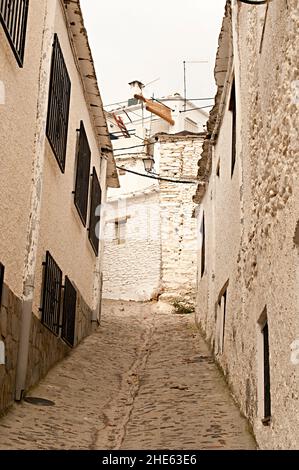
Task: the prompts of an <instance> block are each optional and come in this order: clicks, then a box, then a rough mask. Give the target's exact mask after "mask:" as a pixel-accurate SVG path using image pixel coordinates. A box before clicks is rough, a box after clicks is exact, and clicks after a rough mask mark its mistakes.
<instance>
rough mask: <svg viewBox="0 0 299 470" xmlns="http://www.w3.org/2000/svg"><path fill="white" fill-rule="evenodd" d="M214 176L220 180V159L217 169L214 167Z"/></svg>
mask: <svg viewBox="0 0 299 470" xmlns="http://www.w3.org/2000/svg"><path fill="white" fill-rule="evenodd" d="M216 175H217V176H218V178H220V158H219V160H218V163H217V167H216Z"/></svg>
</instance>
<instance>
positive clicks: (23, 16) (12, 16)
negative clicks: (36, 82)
mask: <svg viewBox="0 0 299 470" xmlns="http://www.w3.org/2000/svg"><path fill="white" fill-rule="evenodd" d="M28 6H29V0H0V22H1V24H2V26H3V29H4V31H5V34H6V36H7V39H8V41H9V44H10V47H11V48H12V51H13V53H14V55H15V58H16V59H17V62H18V64H19V66H20V67H23V63H24V53H25V39H26V28H27V17H28Z"/></svg>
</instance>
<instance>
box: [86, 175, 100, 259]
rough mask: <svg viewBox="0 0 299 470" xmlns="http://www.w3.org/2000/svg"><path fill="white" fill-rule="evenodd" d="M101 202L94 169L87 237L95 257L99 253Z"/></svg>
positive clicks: (98, 184)
mask: <svg viewBox="0 0 299 470" xmlns="http://www.w3.org/2000/svg"><path fill="white" fill-rule="evenodd" d="M101 200H102V191H101V186H100V183H99V180H98V177H97V172H96V169H95V168H93V172H92V186H91V203H90V217H89V230H88V237H89V240H90V243H91V246H92V248H93V250H94V252H95V254H96V255H98V252H99V235H100V204H101Z"/></svg>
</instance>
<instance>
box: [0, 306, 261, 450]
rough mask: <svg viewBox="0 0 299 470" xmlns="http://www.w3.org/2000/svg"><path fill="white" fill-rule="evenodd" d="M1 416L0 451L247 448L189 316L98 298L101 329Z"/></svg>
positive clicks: (242, 425) (244, 431)
mask: <svg viewBox="0 0 299 470" xmlns="http://www.w3.org/2000/svg"><path fill="white" fill-rule="evenodd" d="M29 395H31V396H34V397H40V398H46V399H48V400H51V401H53V402H54V403H55V405H54V406H37V405H33V404H30V403H27V402H22V403H21V404H15V405H14V406H13V407H12V409H11V410H10V411H9V412H8V414H7V415H6V416H5V417H3V418H2V419H1V420H0V449H2V450H3V449H180V450H184V449H198V450H201V449H253V448H255V443H254V440H253V438H252V437H251V435H250V433H249V431H248V427H247V423H246V420H245V419H243V418H242V417H241V416H240V413H239V411H238V409H237V407H236V406H235V404H234V402H233V400H232V398H231V397H230V394H229V391H228V389H227V387H226V385H225V383H224V381H223V378H222V377H221V375H220V373H219V371H218V369H217V367H216V365H215V364H214V363H213V360H212V358H211V356H210V354H209V351H208V349H207V347H206V345H205V343H204V341H203V340H202V339H201V337H200V335H199V333H198V331H197V330H196V328H195V326H194V319H193V316H191V315H175V314H172V313H170V311H169V308H168V306H167V305H166V304H136V303H129V302H128V303H125V302H124V303H121V302H119V303H116V302H107V301H106V302H105V304H104V307H103V314H102V326H101V328H100V329H99V330H98V331H97V332H96V333H94V334H93V335H92V336H90V337H88V338H87V339H85V340H84V341H83V343H82V344H81V345H80V346H79V347H78V348H77V349H76V350H74V351H72V353H71V354H70V355H69V357H68V358H66V359H65V360H64V361H63V362H62V363H60V364H58V365H57V366H56V367H54V368H53V369H52V370H51V371H50V372H49V374H48V375H47V377H46V378H45V379H44V380H43V381H42V382H41V383H40V384H39V385H38V386H37V387H36V388H35V389H33V390H31V392H30V393H29Z"/></svg>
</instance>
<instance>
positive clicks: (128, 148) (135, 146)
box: [114, 144, 146, 152]
mask: <svg viewBox="0 0 299 470" xmlns="http://www.w3.org/2000/svg"><path fill="white" fill-rule="evenodd" d="M145 145H146V144H140V145H133V146H132V147H124V148H121V149H114V152H119V151H120V150H130V149H136V148H137V147H144V146H145Z"/></svg>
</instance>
